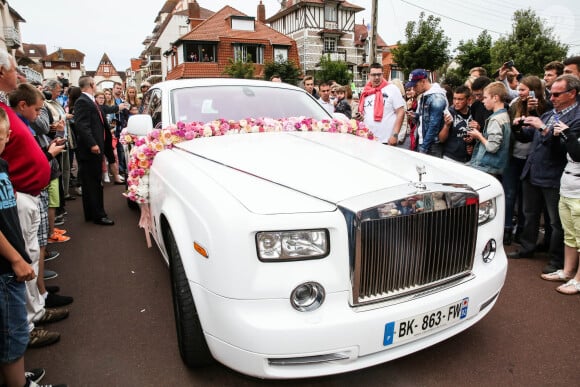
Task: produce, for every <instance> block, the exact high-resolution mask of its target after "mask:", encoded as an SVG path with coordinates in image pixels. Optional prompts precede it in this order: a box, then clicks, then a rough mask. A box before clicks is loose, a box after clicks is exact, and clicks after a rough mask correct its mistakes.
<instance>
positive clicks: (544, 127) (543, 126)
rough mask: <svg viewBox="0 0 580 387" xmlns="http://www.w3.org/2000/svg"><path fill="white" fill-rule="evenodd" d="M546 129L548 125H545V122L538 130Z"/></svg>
mask: <svg viewBox="0 0 580 387" xmlns="http://www.w3.org/2000/svg"><path fill="white" fill-rule="evenodd" d="M546 129H548V127H547V126H546V124H544V125H542V127H541V128H539V129H538V130H539V131H540V133H542V132H543V131H544V130H546Z"/></svg>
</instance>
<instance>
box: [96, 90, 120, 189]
mask: <svg viewBox="0 0 580 387" xmlns="http://www.w3.org/2000/svg"><path fill="white" fill-rule="evenodd" d="M107 90H108V89H105V90H104V91H97V92H95V102H96V103H97V105H99V107H100V108H101V111H102V113H103V116H106V117H107V119H106V120H105V121H106V122H105V129H109V130H110V131H111V133H113V136H112V137H113V153H114V154H115V163H112V164H108V166H109V167H108V168H107V160H106V158H104V157H103V181H104V182H105V183H110V182H111V179H110V178H109V172H108V170H109V169H110V170H111V174H112V175H113V183H114V184H125V179H123V176H121V175H120V174H119V161H118V158H117V152H116V145H117V138H116V137H115V136H114V133H115V127H114V126H113V127H111V123H114V122H115V121H114V120H111V121H109V116H110V115H111V114H106V111H108V110H104V109H103V106H115V102H114V101H113V99H112V93H111V90H108V94H109V99H110V100H111V101H113V104H112V105H111V104H110V103H109V104H107V103H106V99H107ZM114 116H115V114H114V113H113V118H114Z"/></svg>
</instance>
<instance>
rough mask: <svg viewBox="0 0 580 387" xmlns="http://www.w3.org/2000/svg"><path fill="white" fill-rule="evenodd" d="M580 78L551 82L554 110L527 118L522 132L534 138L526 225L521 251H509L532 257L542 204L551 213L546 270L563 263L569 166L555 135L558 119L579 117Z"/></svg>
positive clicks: (526, 176)
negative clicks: (563, 191)
mask: <svg viewBox="0 0 580 387" xmlns="http://www.w3.org/2000/svg"><path fill="white" fill-rule="evenodd" d="M579 90H580V80H579V79H578V78H576V77H574V76H572V75H562V76H560V77H558V78H557V79H556V81H554V84H553V85H552V95H551V96H550V100H551V101H552V103H553V105H554V109H552V110H549V111H547V112H546V113H544V114H542V117H541V118H538V117H534V116H528V117H525V118H524V122H523V125H524V127H523V128H522V131H521V132H522V135H523V136H527V137H528V138H531V139H532V146H531V151H530V154H529V156H528V159H527V161H526V164H525V166H524V169H523V171H522V174H521V179H522V187H523V196H524V216H525V218H526V219H525V224H524V230H523V232H522V235H521V246H522V248H521V250H520V251H517V252H513V253H510V254H509V255H508V256H509V257H510V258H524V257H527V258H530V257H532V256H533V255H534V252H535V248H536V241H537V239H538V231H539V226H540V215H541V211H542V208H543V206H544V205H545V206H546V210H547V211H548V214H549V216H550V227H551V229H552V235H551V238H550V248H549V254H550V263H549V264H548V265H547V266H546V267H544V269H543V272H544V273H553V272H557V270H559V269H562V268H563V266H564V256H563V254H564V251H563V250H564V246H563V232H562V225H561V223H560V216H559V214H558V201H559V198H560V196H559V191H560V178H561V177H562V173H563V172H564V167H565V165H566V148H565V147H564V144H562V143H561V142H560V141H559V140H560V139H559V138H558V137H555V136H554V135H553V132H554V127H555V125H556V124H557V123H558V122H563V123H565V124H571V123H573V122H577V121H578V120H580V108H579V107H578V103H577V102H576V98H577V96H578V91H579Z"/></svg>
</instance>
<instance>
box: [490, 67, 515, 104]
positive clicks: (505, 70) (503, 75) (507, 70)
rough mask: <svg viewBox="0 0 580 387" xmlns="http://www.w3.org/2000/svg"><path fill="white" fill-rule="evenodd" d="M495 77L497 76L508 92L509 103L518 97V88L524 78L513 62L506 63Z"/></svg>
mask: <svg viewBox="0 0 580 387" xmlns="http://www.w3.org/2000/svg"><path fill="white" fill-rule="evenodd" d="M494 76H496V77H497V79H498V80H499V81H500V82H502V83H503V84H504V85H505V87H506V89H507V91H508V97H507V102H510V101H511V100H513V99H514V98H517V97H518V91H517V87H518V83H519V81H520V79H521V78H522V75H521V74H520V72H519V71H518V69H516V67H515V66H514V61H513V60H509V61H507V62H505V63H504V64H503V65H502V66H501V67H500V68H499V70H498V71H497V72H496V73H495V74H494Z"/></svg>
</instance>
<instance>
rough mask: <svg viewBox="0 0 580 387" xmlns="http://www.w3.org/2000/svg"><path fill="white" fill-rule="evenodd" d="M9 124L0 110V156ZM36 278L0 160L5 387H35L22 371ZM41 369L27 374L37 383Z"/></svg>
mask: <svg viewBox="0 0 580 387" xmlns="http://www.w3.org/2000/svg"><path fill="white" fill-rule="evenodd" d="M9 128H10V123H9V121H8V117H7V115H6V112H5V111H4V110H3V109H0V155H1V154H2V152H4V148H5V147H6V143H7V142H8V139H9V137H10V130H9ZM35 277H36V274H35V273H34V269H33V268H32V266H31V260H30V257H29V256H28V254H27V253H26V246H25V244H24V238H23V236H22V230H21V228H20V221H19V219H18V210H17V208H16V196H15V194H14V187H13V186H12V182H11V181H10V178H9V177H8V163H6V161H4V160H3V159H1V158H0V375H2V377H3V378H4V383H5V384H6V385H7V386H36V383H34V381H32V380H28V379H27V377H26V374H25V371H24V352H25V351H26V348H27V346H28V339H29V332H28V320H27V317H26V285H25V281H30V280H32V279H34V278H35ZM42 376H44V370H43V369H36V370H34V372H32V373H30V378H32V379H35V380H39V378H41V377H42Z"/></svg>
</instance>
